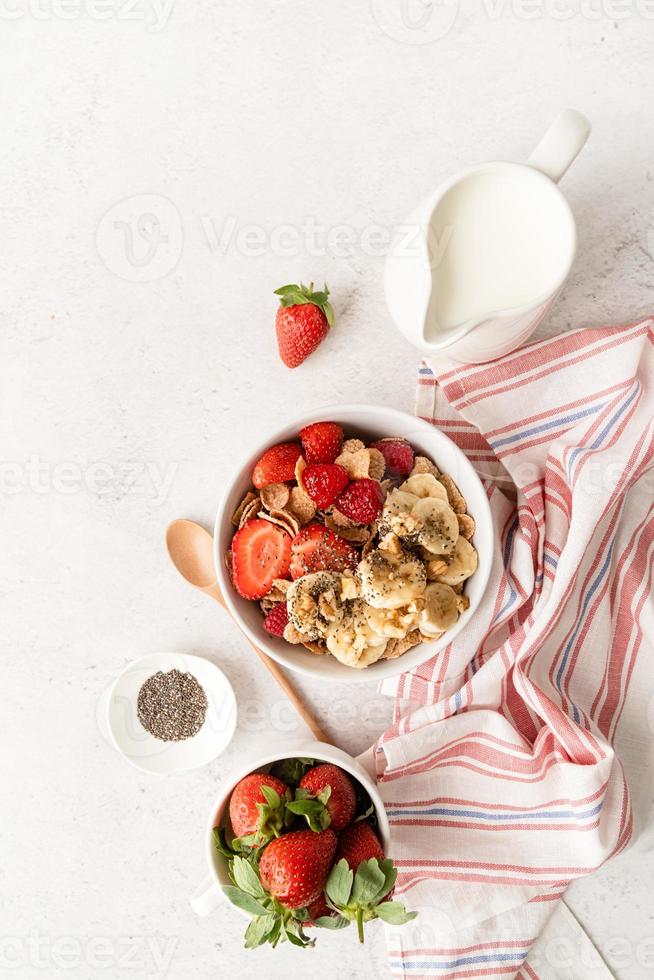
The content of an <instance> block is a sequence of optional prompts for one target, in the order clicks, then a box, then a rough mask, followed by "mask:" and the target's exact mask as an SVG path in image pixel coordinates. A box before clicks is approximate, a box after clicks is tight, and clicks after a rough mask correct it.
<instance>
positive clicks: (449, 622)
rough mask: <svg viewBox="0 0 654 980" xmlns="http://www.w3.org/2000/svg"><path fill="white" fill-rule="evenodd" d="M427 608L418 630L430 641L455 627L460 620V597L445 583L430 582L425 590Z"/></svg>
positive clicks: (419, 620)
mask: <svg viewBox="0 0 654 980" xmlns="http://www.w3.org/2000/svg"><path fill="white" fill-rule="evenodd" d="M424 600H425V607H424V609H423V610H422V612H421V613H420V616H419V619H418V629H419V630H420V632H421V633H422V635H423V636H426V637H429V638H430V639H432V638H434V637H436V636H440V634H441V633H444V632H445V630H448V629H450V627H451V626H454V624H455V623H456V621H457V619H458V618H459V607H458V596H457V594H456V592H455V591H454V589H452V588H450V586H449V585H445V584H444V583H443V582H430V584H429V585H428V586H427V588H426V589H425V595H424Z"/></svg>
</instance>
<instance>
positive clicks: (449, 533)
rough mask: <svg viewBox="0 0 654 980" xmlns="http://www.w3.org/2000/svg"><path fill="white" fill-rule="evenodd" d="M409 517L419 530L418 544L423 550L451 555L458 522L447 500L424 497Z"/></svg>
mask: <svg viewBox="0 0 654 980" xmlns="http://www.w3.org/2000/svg"><path fill="white" fill-rule="evenodd" d="M414 479H415V477H414ZM411 516H412V517H413V518H414V520H415V521H416V522H417V523H418V526H419V528H420V530H419V531H418V542H419V544H421V545H422V547H423V548H426V549H427V550H428V551H430V552H431V553H432V555H451V554H452V552H453V551H454V549H455V547H456V542H457V539H458V537H459V522H458V520H457V516H456V514H455V513H454V511H453V510H452V508H451V507H450V505H449V504H448V503H447V500H440V499H437V498H436V497H424V498H423V499H422V500H419V501H418V503H417V504H416V505H415V506H414V508H413V510H412V511H411Z"/></svg>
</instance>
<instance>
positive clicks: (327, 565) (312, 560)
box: [290, 524, 359, 579]
mask: <svg viewBox="0 0 654 980" xmlns="http://www.w3.org/2000/svg"><path fill="white" fill-rule="evenodd" d="M358 560H359V556H358V554H357V551H356V548H355V547H354V546H353V545H351V544H350V542H349V541H345V540H344V539H343V538H339V536H338V534H334V532H333V531H330V530H329V528H328V527H324V526H323V525H322V524H309V525H308V527H303V528H302V530H301V531H300V533H299V534H298V535H296V537H294V538H293V542H292V544H291V566H290V567H291V577H292V578H293V579H297V578H302V576H303V575H310V574H311V573H312V572H344V571H346V570H347V569H350V570H352V571H354V569H355V568H356V566H357V561H358Z"/></svg>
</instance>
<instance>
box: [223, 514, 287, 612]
mask: <svg viewBox="0 0 654 980" xmlns="http://www.w3.org/2000/svg"><path fill="white" fill-rule="evenodd" d="M232 560H233V565H232V578H233V580H234V585H235V587H236V591H237V592H238V593H239V594H240V595H242V596H243V598H244V599H263V597H264V596H265V595H268V593H269V592H270V590H271V588H272V584H273V580H274V579H276V578H285V577H286V575H287V574H288V568H289V565H290V561H291V536H290V534H287V533H286V531H284V530H283V528H281V527H279V525H277V524H272V523H271V522H270V521H266V520H264V519H263V518H254V519H253V520H251V521H246V523H245V524H244V525H243V527H242V528H241V529H240V531H237V532H236V534H235V535H234V538H233V540H232Z"/></svg>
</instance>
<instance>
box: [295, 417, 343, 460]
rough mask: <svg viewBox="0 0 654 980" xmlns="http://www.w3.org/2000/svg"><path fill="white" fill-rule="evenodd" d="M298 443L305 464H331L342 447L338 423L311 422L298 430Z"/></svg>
mask: <svg viewBox="0 0 654 980" xmlns="http://www.w3.org/2000/svg"><path fill="white" fill-rule="evenodd" d="M300 441H301V443H302V448H303V449H304V458H305V459H306V461H307V463H333V462H334V461H335V459H336V457H337V456H338V455H339V453H340V451H341V446H342V445H343V430H342V428H341V427H340V425H339V424H338V422H312V424H311V425H305V427H304V428H303V429H301V430H300Z"/></svg>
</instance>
